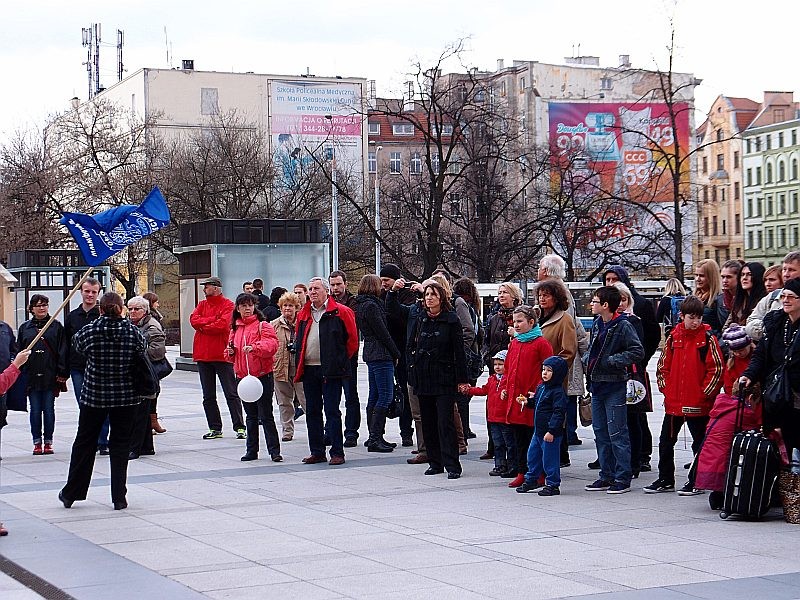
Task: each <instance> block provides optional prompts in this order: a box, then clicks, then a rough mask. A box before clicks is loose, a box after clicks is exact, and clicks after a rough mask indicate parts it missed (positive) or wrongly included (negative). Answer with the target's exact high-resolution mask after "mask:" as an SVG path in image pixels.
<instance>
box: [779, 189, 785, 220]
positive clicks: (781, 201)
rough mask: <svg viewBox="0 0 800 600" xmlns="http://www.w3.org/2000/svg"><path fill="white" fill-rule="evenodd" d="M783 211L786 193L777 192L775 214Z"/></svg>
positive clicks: (780, 213)
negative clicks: (776, 210) (776, 209)
mask: <svg viewBox="0 0 800 600" xmlns="http://www.w3.org/2000/svg"><path fill="white" fill-rule="evenodd" d="M784 212H786V194H778V212H777V214H779V215H782V214H783V213H784Z"/></svg>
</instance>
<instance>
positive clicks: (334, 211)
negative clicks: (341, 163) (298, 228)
mask: <svg viewBox="0 0 800 600" xmlns="http://www.w3.org/2000/svg"><path fill="white" fill-rule="evenodd" d="M325 118H326V119H327V120H328V122H329V124H330V132H331V141H332V144H331V150H330V160H331V235H332V237H333V241H332V248H333V258H332V260H331V263H332V264H333V270H334V271H338V270H339V197H338V192H337V190H336V137H335V135H334V133H333V115H325Z"/></svg>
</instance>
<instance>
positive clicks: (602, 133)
mask: <svg viewBox="0 0 800 600" xmlns="http://www.w3.org/2000/svg"><path fill="white" fill-rule="evenodd" d="M673 111H674V112H675V114H676V117H677V119H676V125H677V126H676V127H674V128H673V125H672V121H671V119H670V116H669V108H668V106H667V105H666V104H663V103H661V104H660V103H614V102H607V103H560V102H554V103H550V104H549V143H550V147H551V150H552V153H553V184H554V185H563V182H565V181H566V182H573V181H580V182H581V185H580V186H578V187H576V188H575V189H574V190H572V192H573V194H575V195H576V196H582V197H583V199H585V200H586V201H587V205H589V206H591V207H592V209H591V210H595V211H598V215H597V216H598V219H597V229H596V236H598V241H599V239H600V237H602V241H603V242H607V241H608V240H609V238H619V239H626V240H627V242H628V244H627V246H628V247H627V249H629V250H631V251H634V252H635V251H636V249H637V248H639V249H641V250H642V251H643V252H646V250H647V248H646V247H647V245H648V244H649V243H650V242H652V241H653V240H654V239H655V238H656V237H658V236H662V235H663V233H664V227H665V226H666V227H668V228H671V227H672V226H673V224H674V221H675V219H674V212H673V211H674V208H673V197H674V190H673V178H672V173H671V168H670V167H671V165H672V163H674V153H675V145H676V141H677V143H678V144H679V146H680V151H681V157H682V158H683V157H685V156H686V155H687V154H688V152H689V150H690V145H689V142H690V139H689V135H690V127H689V107H688V105H686V104H677V105H674V106H673ZM689 177H690V172H689V161H688V160H683V162H682V164H681V181H682V182H683V183H684V184H688V182H689ZM573 187H574V186H573ZM579 199H580V198H579ZM604 199H607V202H605V201H604ZM638 207H641V208H638ZM645 208H646V210H645ZM609 211H611V213H614V214H615V215H616V217H615V218H614V219H613V220H612V221H613V222H611V223H608V224H606V223H604V222H603V220H604V219H605V220H606V221H607V220H608V214H609ZM599 213H603V214H599ZM621 213H622V214H621ZM689 224H691V220H688V221H687V225H689ZM583 241H584V245H586V246H591V245H592V242H593V240H592V239H591V236H588V237H586V238H585V239H584V240H583Z"/></svg>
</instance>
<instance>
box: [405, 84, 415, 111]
mask: <svg viewBox="0 0 800 600" xmlns="http://www.w3.org/2000/svg"><path fill="white" fill-rule="evenodd" d="M406 89H407V90H408V91H407V92H406V97H405V98H404V99H403V111H405V112H413V111H414V82H413V81H406Z"/></svg>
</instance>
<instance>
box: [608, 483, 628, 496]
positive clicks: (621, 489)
mask: <svg viewBox="0 0 800 600" xmlns="http://www.w3.org/2000/svg"><path fill="white" fill-rule="evenodd" d="M630 491H631V484H630V483H620V482H619V481H615V482H614V483H612V484H611V486H610V487H609V488H608V489H607V490H606V494H625V493H627V492H630Z"/></svg>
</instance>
